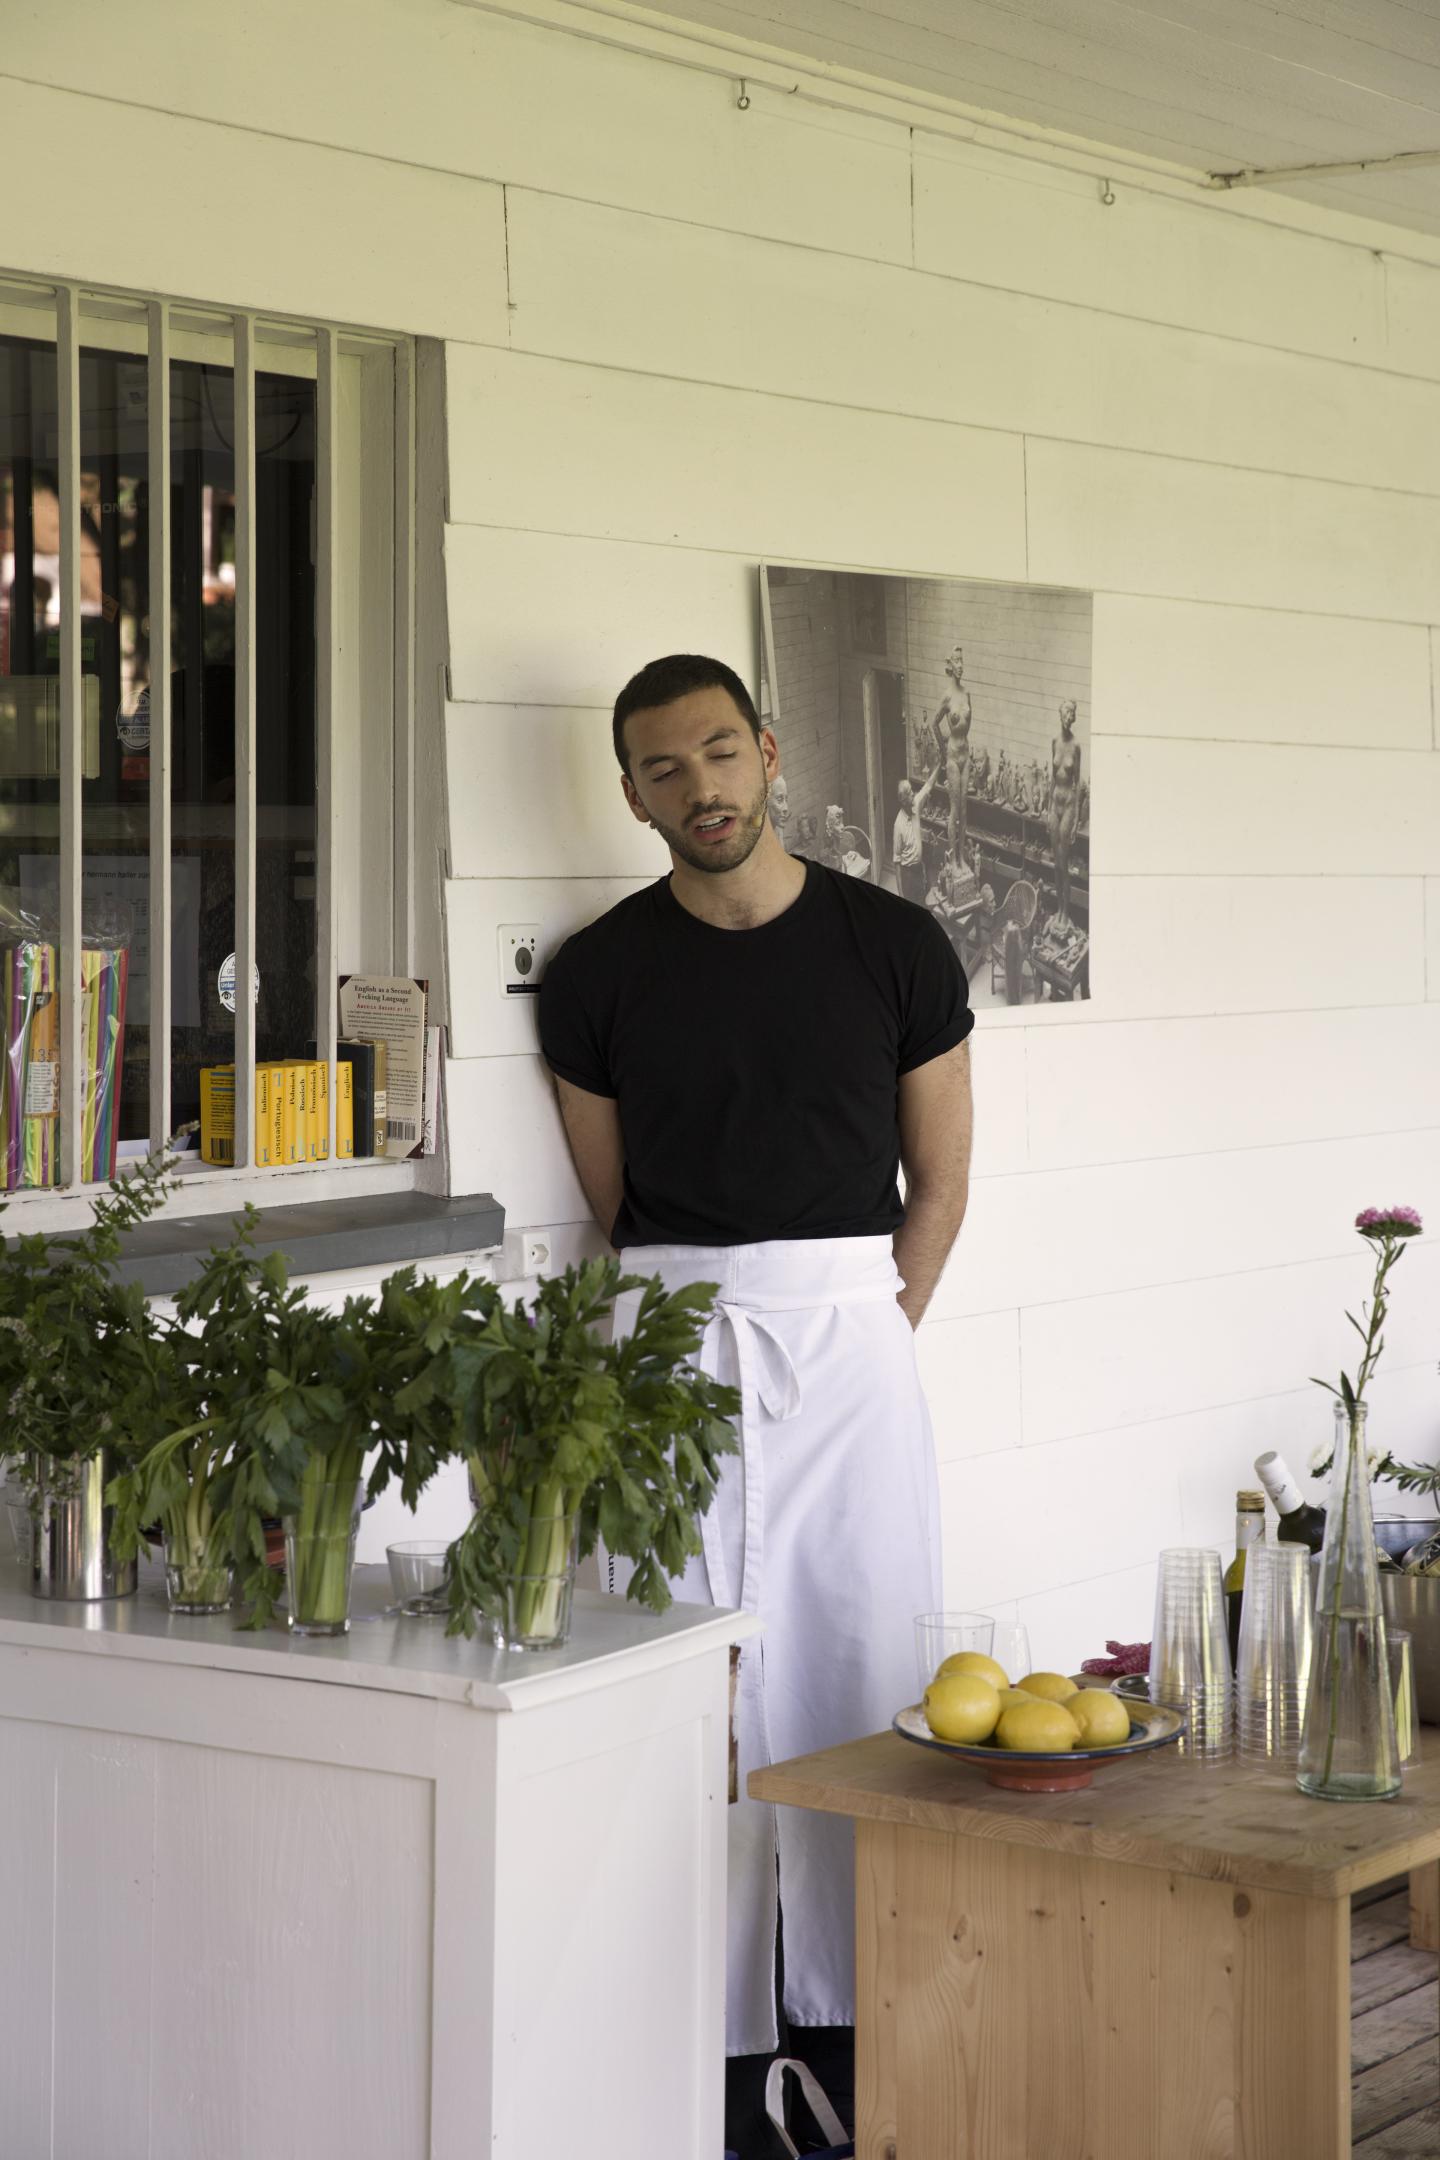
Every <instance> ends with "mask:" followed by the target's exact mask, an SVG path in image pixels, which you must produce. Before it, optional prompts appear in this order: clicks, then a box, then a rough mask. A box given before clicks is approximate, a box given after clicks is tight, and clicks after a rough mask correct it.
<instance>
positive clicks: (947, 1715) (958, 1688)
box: [894, 1650, 1185, 1792]
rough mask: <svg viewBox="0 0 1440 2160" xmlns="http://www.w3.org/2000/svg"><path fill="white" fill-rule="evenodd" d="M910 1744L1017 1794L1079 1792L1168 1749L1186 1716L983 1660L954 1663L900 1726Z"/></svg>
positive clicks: (970, 1657) (962, 1658)
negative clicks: (1101, 1768) (1099, 1773)
mask: <svg viewBox="0 0 1440 2160" xmlns="http://www.w3.org/2000/svg"><path fill="white" fill-rule="evenodd" d="M894 1728H895V1731H896V1732H897V1733H899V1735H900V1737H901V1739H902V1740H913V1741H914V1742H915V1744H916V1746H917V1747H928V1748H938V1749H939V1750H940V1752H941V1753H942V1754H944V1755H949V1756H952V1757H954V1758H956V1759H957V1760H959V1761H960V1762H967V1763H974V1764H975V1766H976V1768H977V1769H981V1770H983V1771H984V1772H985V1774H986V1776H987V1777H988V1779H989V1781H990V1783H991V1784H992V1785H998V1786H1000V1787H1001V1789H1002V1790H1005V1791H1011V1792H1079V1791H1080V1790H1081V1789H1082V1788H1083V1787H1084V1786H1086V1785H1088V1784H1089V1783H1090V1782H1091V1779H1092V1778H1093V1776H1094V1773H1095V1769H1096V1767H1097V1765H1102V1764H1104V1763H1107V1762H1118V1761H1123V1760H1124V1759H1126V1758H1127V1757H1129V1756H1131V1755H1143V1754H1145V1753H1146V1751H1147V1750H1148V1749H1151V1748H1162V1747H1168V1746H1169V1745H1170V1744H1171V1742H1172V1741H1175V1740H1178V1739H1179V1738H1180V1735H1181V1734H1182V1733H1183V1732H1184V1730H1185V1718H1184V1715H1183V1713H1182V1712H1181V1711H1179V1710H1172V1709H1170V1708H1169V1707H1168V1706H1167V1705H1165V1704H1163V1703H1148V1702H1137V1701H1136V1700H1135V1699H1134V1698H1133V1697H1131V1696H1121V1695H1117V1694H1115V1693H1114V1691H1113V1690H1112V1689H1110V1688H1101V1687H1086V1686H1085V1685H1083V1683H1081V1682H1077V1681H1074V1680H1069V1679H1067V1678H1066V1676H1065V1675H1064V1673H1052V1672H1037V1673H1027V1674H1026V1676H1025V1678H1024V1679H1023V1680H1019V1681H1017V1682H1016V1683H1015V1685H1014V1686H1013V1687H1012V1686H1011V1684H1010V1679H1009V1675H1008V1674H1007V1673H1006V1672H1005V1669H1004V1667H1003V1666H1001V1665H997V1664H996V1662H995V1660H994V1659H993V1658H988V1657H983V1656H982V1655H981V1654H980V1652H979V1651H978V1650H962V1651H960V1652H959V1653H958V1655H957V1656H955V1657H949V1658H946V1660H945V1662H944V1664H943V1665H942V1666H941V1667H940V1669H939V1671H938V1672H937V1673H936V1675H935V1677H934V1679H933V1680H932V1681H931V1682H930V1685H929V1687H928V1688H926V1690H925V1699H924V1701H923V1702H919V1703H915V1704H914V1705H913V1706H912V1707H911V1708H910V1709H908V1710H902V1711H901V1712H900V1714H899V1716H898V1717H897V1718H896V1719H895V1720H894Z"/></svg>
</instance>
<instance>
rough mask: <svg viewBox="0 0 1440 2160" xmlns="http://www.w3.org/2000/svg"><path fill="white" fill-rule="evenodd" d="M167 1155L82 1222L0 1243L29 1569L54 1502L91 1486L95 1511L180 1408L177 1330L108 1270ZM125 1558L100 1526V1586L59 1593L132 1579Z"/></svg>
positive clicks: (6, 1362)
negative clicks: (118, 1472) (124, 1466)
mask: <svg viewBox="0 0 1440 2160" xmlns="http://www.w3.org/2000/svg"><path fill="white" fill-rule="evenodd" d="M172 1162H173V1157H172V1156H171V1155H170V1153H169V1151H168V1149H165V1148H161V1149H158V1150H157V1151H156V1152H155V1153H154V1154H152V1155H150V1156H148V1157H147V1158H146V1159H145V1160H144V1161H143V1162H139V1163H137V1164H135V1165H134V1167H133V1168H131V1169H129V1170H126V1171H125V1172H124V1173H123V1175H121V1176H120V1177H117V1178H115V1179H113V1180H112V1181H111V1183H110V1185H109V1187H108V1188H107V1190H106V1191H105V1192H103V1193H100V1194H97V1195H96V1196H95V1197H94V1198H93V1199H92V1201H91V1203H90V1221H89V1223H88V1225H86V1227H85V1228H83V1229H80V1230H75V1231H68V1232H43V1233H37V1232H30V1233H26V1234H23V1235H21V1236H19V1237H16V1238H11V1239H8V1240H5V1241H3V1242H0V1400H3V1401H4V1403H5V1405H6V1439H5V1445H6V1449H7V1451H8V1452H10V1453H11V1454H12V1455H13V1456H14V1458H15V1471H16V1473H17V1474H18V1478H19V1481H20V1483H21V1485H22V1487H23V1489H24V1490H25V1492H26V1494H27V1497H28V1501H29V1506H30V1512H31V1517H32V1525H33V1534H34V1541H35V1552H36V1572H37V1579H38V1573H39V1564H40V1563H39V1555H40V1553H41V1550H42V1547H43V1546H44V1543H45V1541H46V1539H47V1538H48V1536H49V1533H50V1527H51V1524H52V1521H53V1520H54V1518H55V1517H56V1514H57V1511H61V1510H64V1509H66V1508H67V1507H73V1506H75V1505H77V1504H78V1501H79V1498H80V1495H81V1494H82V1490H83V1491H84V1492H85V1493H89V1492H90V1491H92V1490H93V1492H94V1494H95V1496H96V1506H95V1513H96V1514H97V1515H99V1514H101V1513H102V1510H101V1508H100V1504H99V1503H100V1498H101V1496H102V1495H103V1493H104V1490H105V1480H106V1478H107V1477H108V1476H109V1473H110V1469H111V1467H112V1466H113V1465H114V1464H115V1463H116V1462H117V1461H123V1460H124V1459H126V1458H127V1457H129V1456H131V1455H133V1454H137V1453H142V1452H144V1450H145V1449H147V1448H148V1447H149V1446H150V1445H151V1444H152V1443H153V1441H154V1440H155V1439H156V1438H157V1437H158V1436H160V1435H162V1434H164V1433H165V1432H167V1431H169V1430H171V1429H172V1428H173V1426H174V1424H175V1422H176V1420H177V1418H178V1417H179V1416H180V1415H181V1414H182V1413H183V1404H184V1399H185V1397H184V1387H183V1375H182V1369H181V1368H180V1367H179V1366H177V1363H176V1360H175V1356H174V1341H173V1338H174V1329H173V1328H172V1327H171V1326H170V1325H169V1324H168V1323H167V1322H166V1321H164V1320H163V1319H162V1318H161V1317H160V1316H159V1315H157V1313H156V1312H155V1310H154V1308H153V1307H152V1306H151V1305H150V1304H149V1302H148V1301H147V1299H146V1296H145V1293H144V1291H143V1290H142V1289H141V1287H140V1285H139V1284H138V1283H125V1282H121V1281H119V1280H118V1279H117V1277H116V1274H115V1271H114V1263H115V1261H116V1260H118V1258H119V1257H120V1253H121V1241H122V1238H123V1236H124V1234H125V1232H126V1231H127V1230H130V1229H133V1228H134V1227H135V1226H136V1225H138V1224H140V1223H142V1222H144V1221H146V1220H147V1219H148V1218H149V1217H150V1216H151V1215H153V1214H154V1213H155V1212H156V1210H157V1209H158V1208H160V1207H161V1206H162V1205H163V1203H164V1200H165V1198H166V1195H167V1193H168V1192H169V1191H170V1190H171V1189H172V1181H171V1179H170V1177H169V1175H168V1173H169V1170H170V1168H171V1165H172ZM86 1504H87V1506H88V1504H89V1503H88V1501H87V1503H86ZM97 1542H98V1540H97ZM124 1557H125V1556H124V1555H122V1554H119V1553H118V1552H117V1551H116V1548H115V1546H114V1543H113V1539H112V1538H111V1537H110V1536H109V1534H108V1530H107V1532H106V1533H105V1535H104V1550H103V1552H102V1553H101V1554H99V1555H94V1554H92V1555H90V1556H89V1559H88V1560H87V1561H86V1562H85V1565H86V1567H87V1570H89V1571H90V1573H91V1574H93V1576H94V1577H95V1579H96V1581H97V1582H98V1581H99V1580H100V1579H101V1578H102V1576H103V1581H104V1583H105V1584H106V1586H107V1587H106V1588H105V1590H104V1591H103V1593H102V1591H101V1589H100V1588H98V1587H92V1588H90V1589H88V1590H87V1589H85V1588H79V1589H74V1588H73V1586H72V1589H71V1590H66V1589H65V1588H63V1587H62V1588H61V1589H59V1591H58V1592H57V1594H62V1595H63V1594H77V1595H100V1594H114V1591H115V1588H116V1587H119V1586H123V1587H133V1571H132V1572H131V1573H130V1574H129V1575H128V1576H125V1577H122V1576H118V1575H116V1574H115V1572H114V1567H113V1563H114V1562H115V1561H116V1560H123V1559H124ZM92 1563H93V1565H92Z"/></svg>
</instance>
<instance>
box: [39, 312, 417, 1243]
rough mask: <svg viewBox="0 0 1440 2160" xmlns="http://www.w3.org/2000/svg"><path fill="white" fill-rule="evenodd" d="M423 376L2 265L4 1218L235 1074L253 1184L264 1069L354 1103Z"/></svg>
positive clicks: (239, 1157) (406, 714) (391, 361)
mask: <svg viewBox="0 0 1440 2160" xmlns="http://www.w3.org/2000/svg"><path fill="white" fill-rule="evenodd" d="M411 358H412V356H411V353H410V350H409V348H408V346H407V345H406V343H405V342H404V341H399V340H394V339H388V338H385V337H381V336H377V335H371V334H368V333H363V332H356V331H350V330H345V329H341V328H338V327H335V326H328V325H307V324H298V323H293V322H279V321H272V320H269V319H263V320H262V319H257V318H255V317H253V316H250V315H246V314H243V313H241V314H235V315H229V314H224V315H221V314H215V313H211V312H209V311H206V310H197V309H195V308H191V307H187V306H183V305H181V304H179V303H168V302H165V301H162V300H157V299H142V298H139V297H138V296H129V295H123V294H116V293H99V292H92V291H90V290H88V289H87V290H80V289H78V288H74V287H68V286H64V285H57V286H55V287H53V288H45V287H40V286H37V285H34V284H31V283H28V282H26V281H23V280H18V279H17V280H7V279H3V278H0V1053H3V1060H4V1064H3V1071H0V1185H3V1188H4V1193H5V1196H6V1197H7V1198H9V1197H14V1198H17V1199H18V1198H22V1197H24V1198H27V1199H28V1198H29V1197H30V1196H32V1195H34V1196H39V1195H43V1194H45V1193H47V1192H48V1193H53V1192H54V1191H56V1190H57V1189H64V1188H71V1189H74V1188H76V1187H78V1186H82V1185H84V1184H86V1183H89V1182H92V1181H96V1180H103V1179H104V1178H105V1177H107V1176H108V1175H109V1174H110V1170H111V1165H112V1163H114V1162H116V1161H118V1160H120V1159H122V1158H123V1157H124V1156H126V1155H130V1154H140V1153H143V1152H145V1150H146V1149H147V1148H148V1147H149V1146H151V1145H152V1144H154V1142H155V1141H157V1140H158V1139H159V1138H161V1137H162V1136H164V1135H166V1134H169V1133H173V1132H175V1131H176V1130H177V1129H179V1128H181V1127H183V1126H187V1125H190V1124H192V1123H194V1122H196V1121H197V1120H198V1118H199V1114H200V1097H201V1075H202V1072H203V1071H205V1070H206V1069H207V1068H220V1069H223V1068H224V1067H226V1066H228V1065H231V1064H233V1066H234V1068H235V1080H234V1115H233V1123H234V1136H233V1164H232V1166H231V1173H232V1175H243V1174H244V1173H246V1172H247V1171H249V1170H250V1169H251V1168H253V1166H254V1165H255V1162H256V1141H255V1118H254V1106H255V1086H254V1078H253V1076H254V1071H255V1067H256V1064H257V1062H259V1063H261V1064H265V1063H268V1062H270V1061H279V1060H282V1059H297V1058H302V1057H304V1056H306V1055H307V1054H310V1055H314V1056H316V1057H318V1058H320V1059H326V1060H328V1061H329V1063H330V1068H331V1070H330V1078H331V1087H330V1099H331V1101H332V1102H333V1101H334V1100H335V1087H334V1080H335V1065H334V1060H335V1038H336V998H335V985H336V978H337V975H338V974H340V973H342V972H351V971H354V970H363V971H365V972H371V973H382V974H383V973H397V974H404V973H407V972H408V971H409V954H410V943H411V923H410V903H409V886H410V874H409V864H410V835H409V830H408V818H409V811H410V788H409V779H408V775H409V771H410V735H409V725H410V711H411V683H410V671H411V650H412V642H411V627H410V615H411V610H410V591H411V576H410V570H409V561H410V550H411V514H412V513H411V500H410V485H411V482H410V473H411V454H410V450H411V444H412V442H413V418H412V413H411V384H412V365H411ZM77 954H78V955H79V964H78V965H77V964H73V963H72V961H71V958H70V956H72V955H77ZM247 983H248V984H249V985H250V991H251V994H250V996H249V997H248V998H247V997H245V996H244V995H242V994H241V986H243V985H245V984H247ZM312 1045H313V1046H314V1049H313V1051H312V1050H311V1046H312ZM183 1152H184V1155H185V1170H186V1173H187V1175H189V1174H193V1175H195V1176H197V1177H205V1178H207V1179H208V1178H214V1177H215V1176H216V1175H219V1176H220V1177H222V1178H223V1177H224V1176H225V1175H226V1171H225V1170H224V1169H223V1168H217V1166H216V1165H213V1164H205V1165H203V1166H202V1165H201V1164H200V1161H199V1151H198V1148H197V1147H196V1146H195V1144H194V1142H193V1140H192V1141H190V1142H189V1143H187V1144H185V1146H184V1150H183ZM220 1152H222V1153H223V1150H221V1151H220ZM374 1167H375V1168H378V1167H379V1166H378V1165H377V1166H374ZM361 1168H362V1165H361V1164H360V1163H359V1162H357V1163H355V1164H353V1165H347V1164H342V1163H340V1162H338V1161H337V1160H336V1159H335V1156H334V1152H333V1148H332V1151H331V1154H330V1156H329V1158H328V1161H327V1163H326V1164H325V1165H323V1166H321V1165H311V1166H301V1165H296V1166H294V1174H295V1175H298V1176H300V1177H301V1179H302V1185H301V1186H300V1187H294V1186H291V1187H289V1188H287V1191H286V1194H285V1197H286V1198H300V1197H303V1192H304V1184H303V1180H304V1179H306V1178H308V1179H309V1180H310V1182H311V1184H312V1185H313V1183H314V1181H315V1179H316V1177H317V1175H318V1176H321V1177H322V1178H324V1179H327V1180H328V1181H329V1182H330V1184H331V1188H332V1189H333V1181H334V1179H335V1177H336V1176H337V1175H341V1174H343V1173H344V1172H345V1171H346V1170H347V1169H350V1170H360V1169H361ZM399 1168H400V1166H398V1165H397V1166H393V1170H392V1173H391V1174H392V1177H393V1175H394V1174H395V1172H397V1171H399ZM372 1175H373V1170H372ZM389 1181H390V1180H389V1179H387V1182H389ZM348 1189H354V1187H353V1183H351V1184H350V1185H349V1188H348ZM197 1191H198V1188H197ZM12 1221H13V1218H12Z"/></svg>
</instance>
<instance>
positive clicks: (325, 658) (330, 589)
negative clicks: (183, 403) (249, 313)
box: [315, 329, 340, 1157]
mask: <svg viewBox="0 0 1440 2160" xmlns="http://www.w3.org/2000/svg"><path fill="white" fill-rule="evenodd" d="M337 390H338V385H337V380H336V339H335V332H334V331H333V330H327V329H321V330H317V332H316V333H315V1002H316V1014H315V1055H316V1056H317V1057H318V1058H324V1059H325V1061H326V1064H327V1065H328V1067H329V1079H328V1090H329V1101H330V1135H331V1137H330V1148H331V1154H332V1157H333V1155H334V1153H335V1148H336V1143H337V1140H338V1119H337V1116H336V1086H335V1038H336V1033H337V1028H336V1016H337V1010H338V997H337V992H336V956H337V951H338V927H337V922H336V898H337V892H338V884H337V880H336V876H335V823H336V818H335V673H336V657H337V656H336V642H337V639H338V636H339V616H338V611H337V608H336V604H335V559H336V554H337V549H338V542H339V532H340V500H339V484H338V474H337V469H336V459H335V429H336V418H337V414H336V401H337Z"/></svg>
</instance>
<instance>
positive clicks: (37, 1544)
mask: <svg viewBox="0 0 1440 2160" xmlns="http://www.w3.org/2000/svg"><path fill="white" fill-rule="evenodd" d="M30 1466H31V1472H32V1475H33V1477H34V1480H35V1506H34V1512H33V1516H32V1523H31V1536H32V1543H31V1565H30V1587H31V1590H32V1591H33V1592H34V1594H35V1596H36V1597H43V1598H76V1599H80V1598H83V1599H87V1600H93V1599H96V1598H119V1597H130V1596H132V1595H133V1594H134V1591H135V1586H136V1582H137V1580H138V1570H137V1565H136V1562H135V1561H134V1560H127V1561H126V1562H125V1563H124V1565H123V1566H117V1565H116V1562H115V1560H114V1558H113V1556H112V1554H111V1551H110V1521H111V1515H112V1512H113V1511H112V1510H111V1509H110V1508H107V1507H106V1505H105V1487H106V1486H107V1484H108V1483H109V1482H110V1477H111V1472H112V1467H113V1466H112V1464H111V1459H110V1452H109V1450H108V1449H107V1448H102V1449H101V1450H100V1452H99V1453H98V1454H96V1455H87V1456H84V1457H82V1458H81V1459H80V1460H79V1461H75V1460H73V1459H71V1460H66V1461H52V1460H51V1458H50V1457H49V1456H44V1455H32V1456H31V1458H30Z"/></svg>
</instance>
